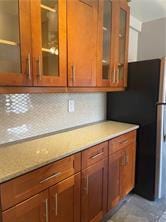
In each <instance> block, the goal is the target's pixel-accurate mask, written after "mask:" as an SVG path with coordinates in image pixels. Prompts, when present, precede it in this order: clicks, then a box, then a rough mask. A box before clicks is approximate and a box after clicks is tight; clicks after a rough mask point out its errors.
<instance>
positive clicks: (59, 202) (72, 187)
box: [49, 174, 80, 222]
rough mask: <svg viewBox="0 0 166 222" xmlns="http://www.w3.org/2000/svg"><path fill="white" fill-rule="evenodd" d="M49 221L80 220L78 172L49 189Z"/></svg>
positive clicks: (69, 221)
mask: <svg viewBox="0 0 166 222" xmlns="http://www.w3.org/2000/svg"><path fill="white" fill-rule="evenodd" d="M49 193H50V222H55V221H56V222H66V221H67V222H79V221H80V174H76V175H74V176H72V177H70V178H68V179H66V180H64V181H62V182H60V183H58V184H57V185H55V186H53V187H51V188H50V190H49Z"/></svg>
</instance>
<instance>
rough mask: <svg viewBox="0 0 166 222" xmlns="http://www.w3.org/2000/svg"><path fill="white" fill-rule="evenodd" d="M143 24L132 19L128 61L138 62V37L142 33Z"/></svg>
mask: <svg viewBox="0 0 166 222" xmlns="http://www.w3.org/2000/svg"><path fill="white" fill-rule="evenodd" d="M141 27H142V23H141V22H140V21H139V20H138V19H136V18H134V17H133V16H131V17H130V29H129V55H128V61H129V62H133V61H137V57H138V37H139V33H140V32H141Z"/></svg>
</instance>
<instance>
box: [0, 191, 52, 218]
mask: <svg viewBox="0 0 166 222" xmlns="http://www.w3.org/2000/svg"><path fill="white" fill-rule="evenodd" d="M48 200H49V194H48V190H46V191H43V192H41V193H39V194H37V195H35V196H33V197H32V198H30V199H28V200H26V201H24V202H22V203H20V204H18V205H16V206H15V207H13V208H10V209H9V210H6V211H5V212H3V213H2V221H3V222H48V221H49V212H48V211H49V208H48V206H49V203H48ZM0 221H1V220H0Z"/></svg>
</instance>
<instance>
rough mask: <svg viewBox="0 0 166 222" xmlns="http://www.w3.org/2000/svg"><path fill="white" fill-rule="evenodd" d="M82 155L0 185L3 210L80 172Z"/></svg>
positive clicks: (70, 157)
mask: <svg viewBox="0 0 166 222" xmlns="http://www.w3.org/2000/svg"><path fill="white" fill-rule="evenodd" d="M80 157H81V156H80V153H78V154H75V155H72V156H69V157H66V158H64V159H62V160H59V161H57V162H55V163H52V164H49V165H47V166H44V167H42V168H40V169H37V170H34V171H32V172H30V173H27V174H25V175H22V176H20V177H17V178H15V179H12V180H10V181H8V182H6V183H3V184H1V185H0V196H1V209H2V210H6V209H8V208H9V207H12V206H14V205H16V204H17V203H19V202H21V201H23V200H26V199H27V198H29V197H31V196H33V195H35V194H37V193H39V192H40V191H42V190H44V189H46V188H48V187H50V186H52V185H54V184H56V183H58V182H59V181H62V180H64V179H66V178H67V177H69V176H71V175H73V174H75V173H77V172H79V171H80V165H81V164H80Z"/></svg>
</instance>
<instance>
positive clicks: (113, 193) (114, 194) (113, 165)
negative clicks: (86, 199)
mask: <svg viewBox="0 0 166 222" xmlns="http://www.w3.org/2000/svg"><path fill="white" fill-rule="evenodd" d="M123 161H124V158H123V155H122V152H121V151H118V152H116V153H114V154H111V155H110V156H109V167H108V210H110V209H112V208H113V207H115V206H116V205H117V204H118V203H119V201H120V199H121V193H120V186H121V176H120V175H121V167H122V165H123Z"/></svg>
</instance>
